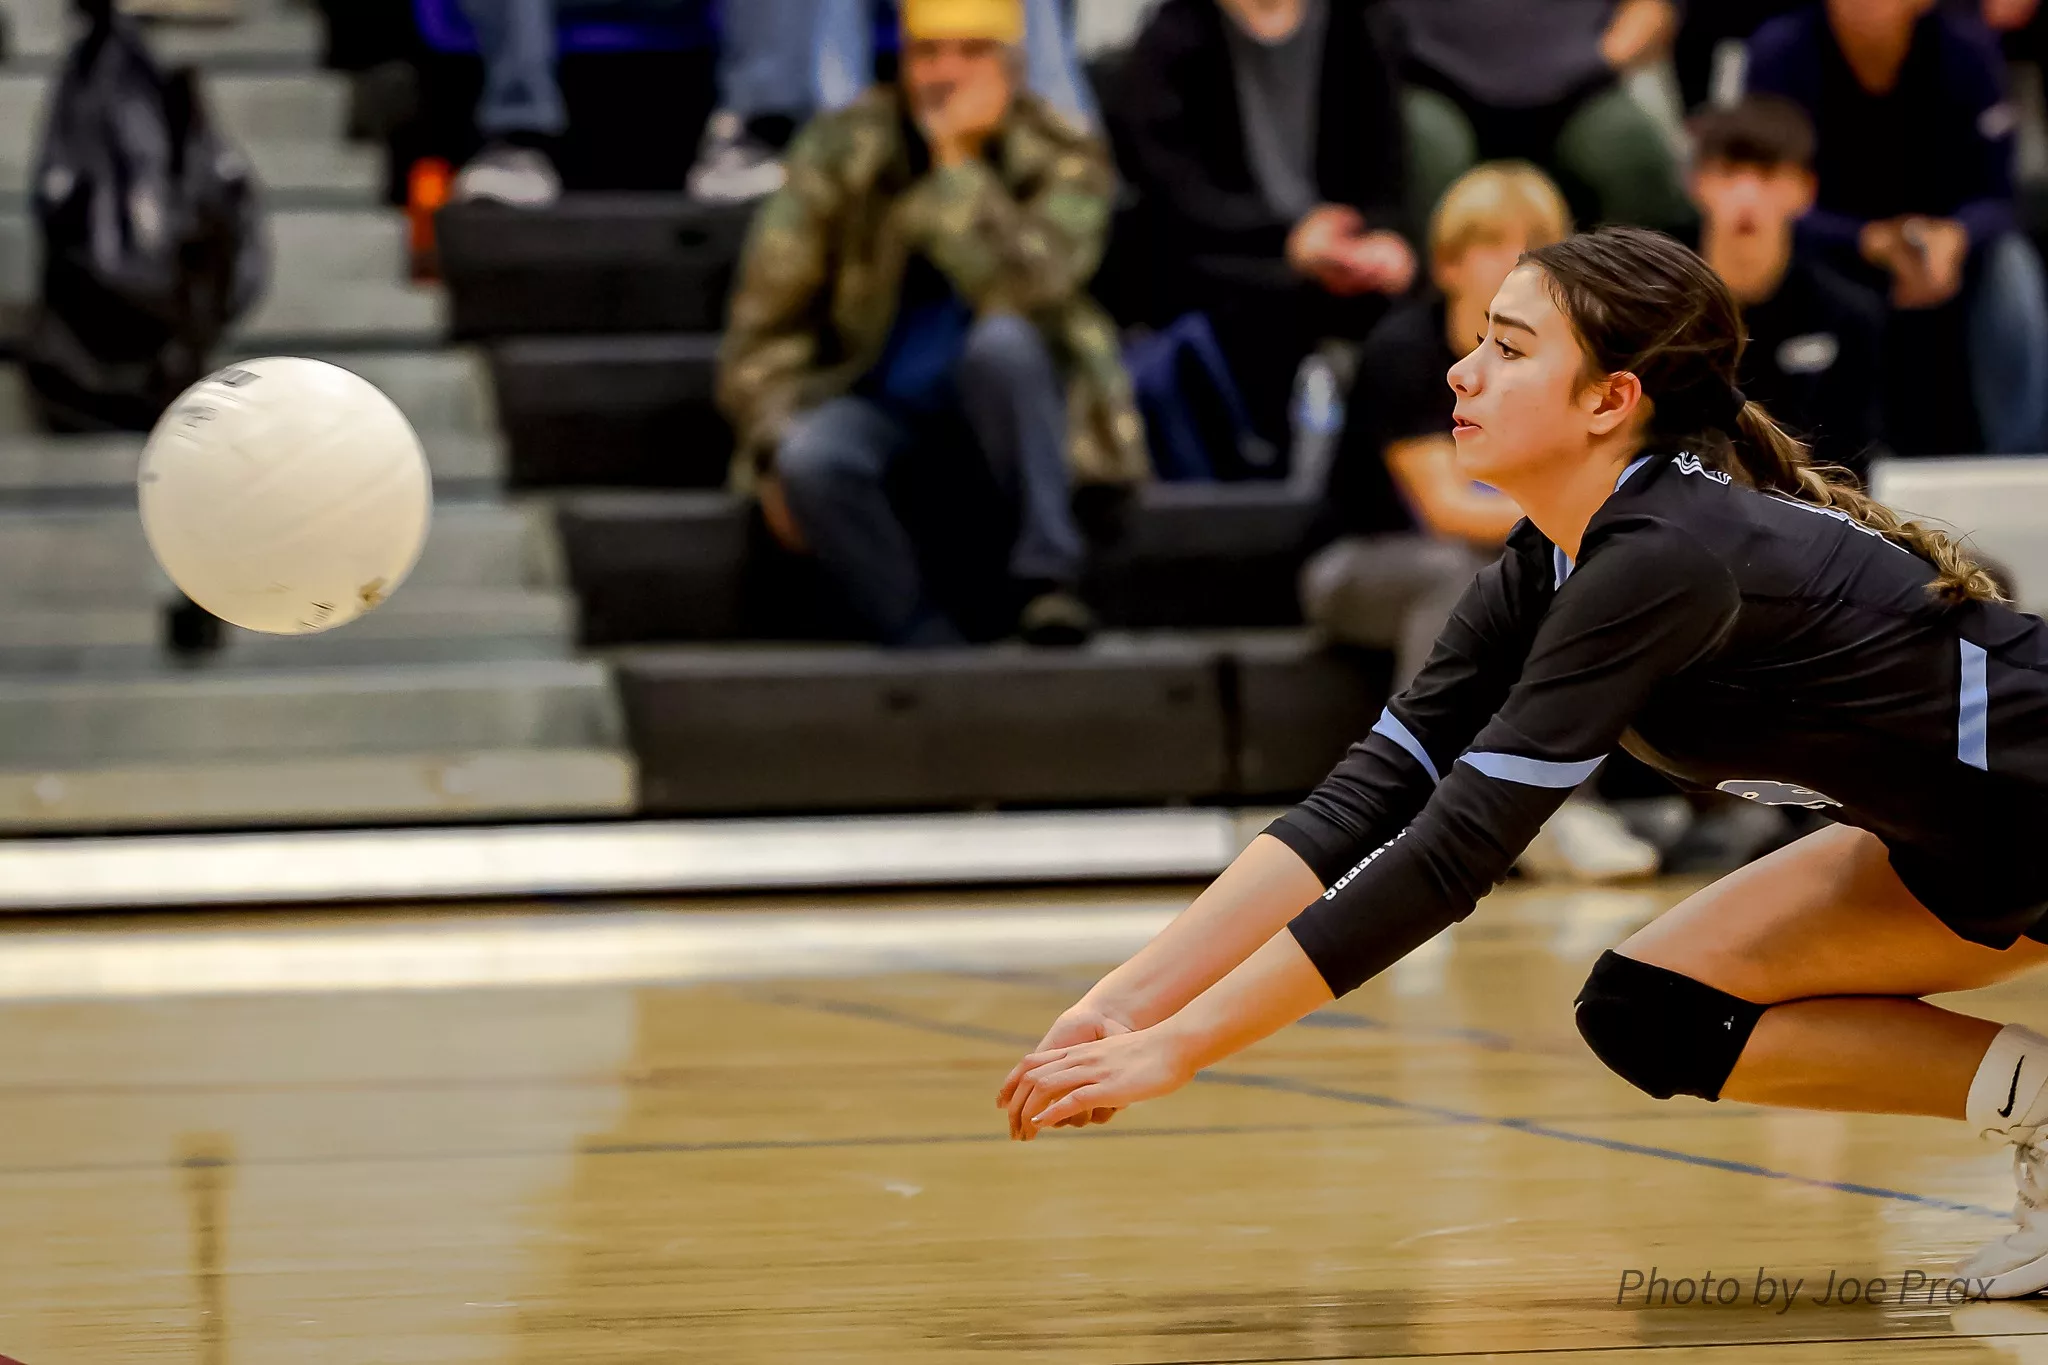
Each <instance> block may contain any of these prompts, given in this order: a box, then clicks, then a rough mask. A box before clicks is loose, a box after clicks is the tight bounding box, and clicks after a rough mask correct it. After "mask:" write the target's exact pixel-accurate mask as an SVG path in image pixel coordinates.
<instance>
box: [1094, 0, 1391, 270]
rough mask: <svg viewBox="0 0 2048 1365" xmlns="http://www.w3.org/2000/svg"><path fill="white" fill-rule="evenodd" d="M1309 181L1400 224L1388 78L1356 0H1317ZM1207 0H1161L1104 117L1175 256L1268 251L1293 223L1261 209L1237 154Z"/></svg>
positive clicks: (1240, 137)
mask: <svg viewBox="0 0 2048 1365" xmlns="http://www.w3.org/2000/svg"><path fill="white" fill-rule="evenodd" d="M1329 5H1330V22H1329V32H1328V37H1327V40H1326V43H1325V49H1324V56H1323V80H1322V91H1321V98H1320V104H1319V110H1320V112H1319V116H1318V120H1317V132H1316V167H1315V172H1316V184H1317V187H1318V188H1319V189H1320V190H1321V193H1322V198H1323V200H1324V202H1326V203H1332V204H1349V205H1350V206H1351V207H1353V208H1355V209H1357V210H1358V211H1359V212H1360V213H1361V214H1363V215H1364V216H1365V219H1366V222H1367V223H1368V224H1369V225H1370V226H1372V227H1375V228H1393V229H1395V230H1396V231H1402V232H1406V231H1408V230H1409V224H1408V223H1407V222H1406V216H1405V212H1404V206H1405V195H1406V192H1407V165H1406V161H1407V157H1406V146H1407V135H1406V131H1405V128H1404V125H1403V124H1402V121H1401V106H1400V95H1399V86H1398V85H1397V83H1396V79H1395V76H1394V74H1393V66H1392V64H1391V62H1389V60H1388V58H1387V54H1386V51H1385V49H1384V47H1383V45H1382V42H1381V40H1380V39H1379V37H1378V36H1377V35H1376V34H1375V33H1374V31H1373V25H1372V24H1370V23H1369V22H1368V15H1369V13H1370V11H1371V10H1372V8H1373V6H1372V4H1370V3H1369V2H1368V0H1329ZM1228 22H1229V19H1228V18H1227V17H1226V16H1225V15H1224V13H1223V11H1222V10H1221V9H1220V8H1219V7H1218V6H1217V4H1216V0H1166V3H1165V4H1163V5H1161V6H1160V8H1159V10H1158V12H1157V13H1155V14H1154V15H1153V16H1152V20H1151V22H1150V23H1148V24H1146V26H1145V30H1144V32H1143V33H1141V34H1140V35H1139V36H1138V41H1137V43H1136V45H1135V46H1133V48H1132V49H1131V52H1130V55H1129V57H1128V58H1127V59H1126V60H1125V61H1124V62H1123V63H1122V66H1121V69H1120V71H1119V72H1118V75H1117V88H1116V89H1115V91H1113V92H1112V95H1111V98H1110V99H1109V101H1108V118H1109V122H1110V125H1111V129H1112V133H1113V135H1114V136H1115V138H1116V141H1117V151H1118V154H1119V158H1120V159H1121V161H1122V162H1123V171H1124V174H1125V175H1126V176H1127V177H1129V179H1130V180H1131V182H1132V183H1133V185H1134V186H1135V188H1136V189H1137V190H1138V192H1139V194H1140V195H1141V196H1143V198H1144V199H1145V201H1146V207H1147V211H1148V213H1149V214H1150V215H1151V216H1152V218H1153V221H1154V222H1155V223H1156V224H1157V226H1158V229H1159V231H1160V232H1161V234H1162V235H1163V236H1164V240H1165V242H1166V243H1167V244H1168V245H1169V247H1170V249H1172V250H1173V251H1174V252H1175V253H1176V254H1187V255H1209V256H1248V257H1266V258H1270V257H1277V256H1279V255H1281V254H1282V253H1283V252H1284V251H1285V249H1286V245H1287V234H1288V232H1289V231H1290V230H1291V229H1292V228H1293V226H1294V224H1293V223H1291V222H1288V221H1286V220H1284V219H1283V218H1281V217H1280V216H1278V215H1276V214H1275V213H1274V212H1273V211H1272V209H1270V208H1269V207H1267V204H1266V200H1265V196H1264V195H1263V194H1262V193H1261V192H1260V190H1259V186H1258V182H1257V180H1256V179H1255V178H1254V176H1253V174H1252V169H1251V163H1250V159H1249V157H1248V155H1247V154H1246V151H1245V141H1244V125H1243V119H1242V114H1241V112H1240V110H1239V107H1238V99H1237V80H1236V78H1235V75H1234V73H1233V72H1232V70H1231V65H1230V48H1229V45H1228V42H1227V40H1226V38H1225V35H1224V28H1223V26H1224V25H1225V24H1226V23H1228Z"/></svg>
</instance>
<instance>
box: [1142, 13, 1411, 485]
mask: <svg viewBox="0 0 2048 1365" xmlns="http://www.w3.org/2000/svg"><path fill="white" fill-rule="evenodd" d="M1368 9H1369V6H1368V5H1367V4H1366V3H1365V0H1166V3H1165V4H1164V5H1162V6H1161V7H1160V9H1159V10H1158V12H1157V13H1156V14H1154V15H1153V17H1152V19H1151V21H1150V23H1148V24H1147V25H1146V27H1145V30H1144V32H1143V33H1142V34H1141V35H1140V36H1139V38H1138V41H1137V43H1136V45H1135V47H1134V48H1133V49H1132V51H1131V55H1130V57H1129V59H1128V61H1127V63H1126V65H1125V67H1124V69H1123V72H1122V74H1121V76H1120V78H1119V81H1118V89H1117V93H1116V98H1115V99H1114V100H1113V102H1112V108H1111V111H1110V117H1111V121H1112V124H1113V125H1114V126H1115V130H1116V132H1117V135H1118V142H1119V150H1120V151H1121V153H1122V156H1123V161H1124V167H1123V169H1124V171H1125V174H1126V175H1128V176H1129V177H1130V179H1131V180H1132V181H1133V182H1134V183H1135V185H1136V187H1137V189H1138V191H1139V193H1140V194H1141V195H1142V196H1143V197H1144V200H1145V203H1146V213H1147V218H1148V222H1149V227H1150V232H1149V235H1148V242H1149V247H1150V250H1151V252H1152V254H1153V256H1154V258H1155V259H1154V261H1153V264H1154V265H1155V266H1156V268H1157V271H1158V275H1159V278H1160V279H1161V281H1162V294H1163V297H1162V298H1161V299H1160V300H1159V301H1158V303H1159V305H1160V308H1159V311H1160V312H1161V313H1162V314H1163V315H1164V317H1171V316H1177V315H1179V314H1181V313H1185V312H1192V311H1197V310H1199V311H1202V312H1206V313H1207V314H1208V315H1209V317H1210V320H1211V321H1212V322H1213V323H1214V324H1215V328H1216V332H1217V335H1218V337H1219V339H1220V340H1221V342H1222V345H1223V349H1224V354H1225V356H1226V357H1227V359H1228V360H1229V362H1230V365H1231V369H1232V371H1233V373H1234V375H1235V377H1236V379H1237V381H1238V384H1239V386H1240V387H1241V388H1242V389H1243V391H1244V396H1245V402H1246V406H1247V407H1248V409H1249V410H1250V414H1251V420H1252V423H1253V425H1254V426H1255V427H1257V428H1258V430H1259V432H1260V434H1261V435H1263V436H1265V437H1266V438H1267V439H1268V440H1271V441H1273V442H1274V443H1275V444H1276V445H1284V444H1285V441H1286V438H1287V402H1288V397H1289V394H1290V392H1291V388H1292V384H1293V380H1294V376H1295V372H1296V370H1297V369H1298V367H1299V366H1300V364H1301V361H1302V360H1303V358H1304V357H1306V356H1307V355H1308V353H1309V352H1310V351H1311V350H1312V349H1314V347H1315V345H1316V344H1317V342H1319V341H1321V340H1323V339H1324V338H1327V337H1347V338H1362V337H1363V336H1364V335H1365V334H1366V333H1367V332H1368V331H1370V330H1371V328H1372V326H1373V324H1374V323H1375V322H1377V321H1378V320H1379V318H1380V316H1381V314H1382V313H1384V312H1385V310H1386V303H1387V300H1388V298H1390V297H1392V296H1398V295H1401V294H1404V293H1406V292H1407V291H1408V288H1409V286H1410V285H1411V284H1412V283H1413V282H1414V279H1415V253H1414V250H1413V249H1412V248H1411V247H1410V245H1409V243H1408V240H1407V237H1406V236H1405V231H1404V229H1405V226H1406V225H1405V223H1404V219H1403V213H1402V206H1403V203H1404V200H1405V195H1406V190H1407V176H1406V168H1405V155H1404V149H1405V135H1404V132H1403V126H1402V121H1401V113H1400V100H1399V94H1398V89H1397V86H1396V82H1395V79H1394V76H1393V74H1392V71H1391V69H1390V67H1389V65H1388V62H1387V60H1386V58H1385V55H1384V54H1383V52H1382V50H1381V47H1380V44H1379V41H1378V39H1377V38H1376V37H1375V35H1374V33H1373V31H1372V29H1371V27H1370V26H1369V25H1368V22H1367V12H1368ZM1162 320H1163V318H1162Z"/></svg>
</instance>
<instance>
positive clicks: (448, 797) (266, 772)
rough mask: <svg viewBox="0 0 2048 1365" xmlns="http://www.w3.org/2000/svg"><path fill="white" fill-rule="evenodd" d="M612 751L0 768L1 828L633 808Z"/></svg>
mask: <svg viewBox="0 0 2048 1365" xmlns="http://www.w3.org/2000/svg"><path fill="white" fill-rule="evenodd" d="M634 804H635V798H634V766H633V760H632V758H631V757H630V756H629V755H627V754H624V753H621V752H619V751H618V750H616V749H611V748H600V747H592V748H573V747H564V748H523V747H522V748H510V749H475V750H454V749H448V748H432V749H423V750H421V751H419V752H416V753H401V754H364V755H354V756H344V757H265V758H263V759H261V760H259V761H250V762H241V763H236V762H204V761H201V762H191V763H134V764H125V765H109V766H104V767H76V766H53V767H50V768H48V769H4V768H0V829H7V830H12V831H20V832H34V833H55V832H74V831H75V832H88V831H111V830H143V829H208V828H214V829H251V828H288V827H296V826H323V825H345V824H372V823H391V822H402V823H408V824H427V823H435V822H452V821H481V820H522V819H532V820H544V819H561V818H565V817H572V816H583V817H599V816H603V817H612V818H617V817H620V816H626V815H631V814H632V813H633V809H634Z"/></svg>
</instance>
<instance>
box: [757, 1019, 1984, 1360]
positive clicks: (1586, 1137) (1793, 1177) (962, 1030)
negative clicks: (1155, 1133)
mask: <svg viewBox="0 0 2048 1365" xmlns="http://www.w3.org/2000/svg"><path fill="white" fill-rule="evenodd" d="M746 994H747V995H749V996H751V997H752V998H754V999H758V1000H763V1001H768V1002H771V1003H775V1004H784V1005H789V1006H791V1007H793V1008H797V1009H809V1010H813V1011H816V1012H821V1013H827V1014H839V1015H846V1016H850V1017H853V1018H859V1019H868V1020H872V1021H874V1022H876V1023H885V1024H896V1025H900V1026H902V1027H906V1028H914V1029H923V1030H925V1031H927V1032H933V1033H943V1034H947V1035H949V1036H951V1037H955V1038H969V1039H973V1040H974V1041H976V1042H988V1043H1000V1044H1002V1045H1004V1046H1007V1047H1025V1048H1029V1047H1033V1046H1035V1045H1036V1044H1037V1041H1038V1040H1037V1039H1035V1038H1029V1037H1025V1036H1023V1035H1021V1034H1015V1033H1010V1032H1007V1031H1005V1030H1000V1029H991V1028H983V1027H981V1026H980V1025H978V1024H953V1023H948V1022H946V1021H945V1020H940V1019H928V1018H926V1017H924V1016H922V1015H917V1014H910V1013H907V1012H905V1011H902V1010H896V1009H891V1008H889V1007H887V1006H884V1005H871V1004H867V1003H865V1002H862V1001H853V1000H837V999H833V998H831V997H828V996H810V995H803V994H800V993H797V992H794V991H748V992H746ZM1195 1079H1196V1080H1197V1081H1203V1082H1206V1083H1208V1084H1211V1085H1232V1086H1239V1087H1242V1088H1245V1089H1252V1090H1277V1091H1282V1092H1285V1093H1289V1094H1295V1095H1301V1096H1304V1097H1306V1098H1311V1099H1327V1100H1335V1101H1337V1102H1339V1103H1342V1104H1358V1105H1368V1106H1370V1107H1372V1108H1375V1109H1389V1110H1396V1111H1399V1112H1403V1113H1411V1114H1427V1115H1429V1116H1431V1117H1433V1118H1437V1119H1440V1120H1442V1121H1443V1122H1446V1123H1458V1124H1467V1125H1471V1126H1475V1127H1484V1128H1502V1129H1506V1130H1507V1131H1509V1132H1516V1133H1526V1134H1528V1135H1530V1136H1532V1137H1543V1138H1551V1139H1554V1140H1557V1141H1560V1142H1574V1143H1578V1144H1580V1145H1582V1146H1587V1147H1598V1148H1602V1149H1604V1150H1607V1151H1614V1152H1623V1153H1626V1154H1628V1155H1631V1156H1648V1157H1656V1158H1659V1159H1661V1160H1664V1161H1676V1162H1681V1163H1683V1164H1685V1165H1689V1166H1700V1167H1704V1168H1706V1169H1708V1170H1717V1171H1725V1172H1728V1173H1730V1174H1735V1175H1753V1176H1758V1177H1760V1178H1762V1179H1766V1180H1782V1181H1785V1182H1787V1183H1789V1184H1793V1185H1804V1186H1807V1187H1809V1188H1811V1189H1821V1190H1832V1191H1835V1192H1836V1193H1838V1194H1857V1195H1867V1196H1869V1197H1871V1198H1874V1199H1890V1200H1894V1201H1897V1202H1899V1203H1906V1204H1917V1205H1919V1206H1921V1207H1922V1208H1934V1209H1940V1210H1942V1211H1943V1212H1946V1213H1968V1214H1975V1215H1978V1216H1980V1217H1984V1218H1995V1219H1998V1220H1999V1221H2001V1222H2004V1221H2008V1220H2009V1219H2010V1218H2011V1215H2010V1214H2009V1213H2007V1212H2005V1211H2003V1210H1999V1209H1993V1208H1989V1207H1987V1206H1985V1205H1983V1204H1966V1203H1963V1202H1961V1201H1959V1200H1954V1199H1942V1198H1940V1197H1938V1196H1935V1195H1928V1194H1916V1193H1914V1192H1912V1191H1911V1190H1894V1189H1889V1188H1887V1187H1885V1186H1882V1185H1863V1184H1856V1183H1852V1182H1848V1181H1841V1180H1823V1179H1820V1178H1819V1177H1817V1176H1808V1175H1798V1174H1795V1173H1794V1172H1791V1171H1779V1170H1773V1169H1772V1168H1771V1167H1768V1166H1759V1165H1756V1164H1755V1163H1754V1162H1748V1161H1731V1160H1728V1159H1726V1158H1723V1157H1712V1156H1702V1155H1700V1154H1698V1153H1696V1152H1683V1151H1679V1150H1678V1149H1677V1148H1674V1147H1653V1146H1650V1145H1649V1144H1647V1143H1639V1142H1625V1141H1622V1140H1621V1139H1618V1138H1603V1137H1597V1136H1595V1135H1593V1134H1589V1133H1575V1132H1572V1131H1571V1130H1569V1129H1565V1128H1554V1127H1552V1126H1550V1125H1549V1124H1548V1123H1546V1122H1544V1121H1542V1120H1540V1119H1526V1118H1512V1117H1510V1118H1494V1117H1492V1116H1490V1115H1486V1114H1475V1113H1471V1112H1469V1111H1467V1110H1463V1109H1451V1108H1448V1107H1446V1106H1443V1105H1436V1104H1423V1103H1420V1102H1418V1101H1415V1100H1401V1099H1395V1098H1394V1097H1393V1096H1391V1095H1376V1094H1374V1093H1372V1092H1371V1091H1367V1090H1350V1089H1345V1088H1340V1087H1337V1086H1329V1085H1319V1084H1317V1083H1315V1082H1313V1081H1298V1080H1295V1079H1293V1078H1291V1077H1286V1076H1274V1075H1269V1074H1266V1073H1262V1072H1253V1071H1223V1070H1219V1069H1217V1068H1215V1067H1211V1068H1209V1069H1207V1070H1205V1071H1202V1072H1201V1073H1199V1074H1198V1075H1197V1076H1196V1077H1195ZM1339 1358H1340V1359H1341V1357H1339Z"/></svg>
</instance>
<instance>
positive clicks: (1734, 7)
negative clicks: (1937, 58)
mask: <svg viewBox="0 0 2048 1365" xmlns="http://www.w3.org/2000/svg"><path fill="white" fill-rule="evenodd" d="M1974 2H1975V0H1972V3H1974ZM1812 3H1813V0H1712V3H1708V4H1690V5H1687V6H1686V7H1685V19H1684V22H1683V23H1682V24H1681V25H1680V27H1679V32H1678V41H1677V44H1676V45H1675V48H1674V50H1673V52H1672V61H1673V63H1674V64H1675V65H1676V66H1677V68H1678V88H1679V92H1680V94H1681V95H1682V96H1683V98H1684V100H1685V107H1686V108H1688V109H1697V108H1698V107H1699V106H1700V105H1702V104H1705V103H1707V102H1708V101H1709V100H1714V101H1717V102H1725V101H1727V99H1728V97H1729V95H1730V94H1731V93H1733V92H1734V91H1735V90H1738V89H1739V88H1740V86H1741V69H1740V68H1741V61H1742V51H1743V44H1744V43H1746V42H1748V41H1749V35H1750V34H1752V33H1754V32H1756V31H1757V30H1758V29H1759V28H1761V27H1762V26H1763V24H1764V22H1765V21H1766V20H1769V19H1775V18H1777V17H1778V16H1779V15H1781V14H1787V13H1790V12H1791V11H1792V10H1795V9H1801V8H1803V7H1805V6H1807V5H1810V4H1812ZM1731 66H1732V67H1733V69H1732V70H1731Z"/></svg>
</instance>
